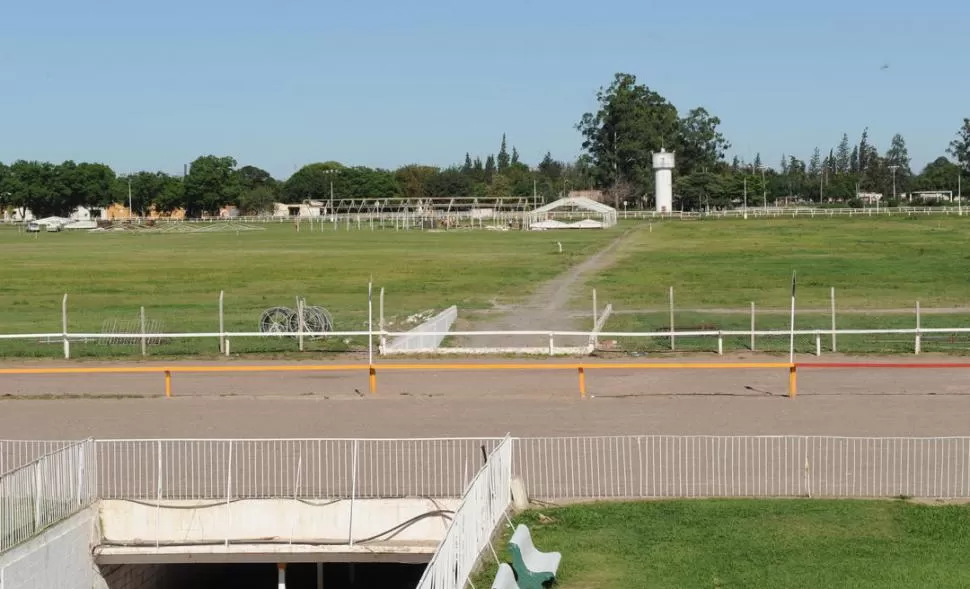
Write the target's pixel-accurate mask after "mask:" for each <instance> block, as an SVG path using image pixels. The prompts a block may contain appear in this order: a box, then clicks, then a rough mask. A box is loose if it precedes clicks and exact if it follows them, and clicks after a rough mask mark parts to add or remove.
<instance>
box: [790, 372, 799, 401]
mask: <svg viewBox="0 0 970 589" xmlns="http://www.w3.org/2000/svg"><path fill="white" fill-rule="evenodd" d="M797 394H798V371H797V367H796V366H795V365H794V364H792V365H791V366H789V367H788V397H789V398H794V397H795V396H796V395H797Z"/></svg>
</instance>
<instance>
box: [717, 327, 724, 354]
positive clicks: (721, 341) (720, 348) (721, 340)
mask: <svg viewBox="0 0 970 589" xmlns="http://www.w3.org/2000/svg"><path fill="white" fill-rule="evenodd" d="M717 355H718V356H723V355H724V336H723V335H721V332H720V331H718V332H717Z"/></svg>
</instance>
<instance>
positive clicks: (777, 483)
mask: <svg viewBox="0 0 970 589" xmlns="http://www.w3.org/2000/svg"><path fill="white" fill-rule="evenodd" d="M515 464H516V472H517V473H518V475H519V476H521V477H522V478H523V479H524V481H525V484H526V488H527V489H528V490H529V493H530V495H531V496H533V497H536V498H540V499H546V500H556V499H577V498H586V499H610V498H673V497H806V496H811V497H896V496H909V497H921V498H951V499H952V498H967V497H970V437H940V438H849V437H824V436H612V437H581V438H521V439H517V440H516V454H515Z"/></svg>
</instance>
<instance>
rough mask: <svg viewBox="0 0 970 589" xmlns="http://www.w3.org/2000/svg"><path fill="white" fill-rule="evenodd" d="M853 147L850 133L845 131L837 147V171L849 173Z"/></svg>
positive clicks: (837, 172)
mask: <svg viewBox="0 0 970 589" xmlns="http://www.w3.org/2000/svg"><path fill="white" fill-rule="evenodd" d="M851 149H852V147H851V146H850V145H849V134H848V133H843V134H842V140H841V141H839V146H838V147H837V148H836V149H835V173H836V174H848V173H849V172H850V171H851V167H852V152H851Z"/></svg>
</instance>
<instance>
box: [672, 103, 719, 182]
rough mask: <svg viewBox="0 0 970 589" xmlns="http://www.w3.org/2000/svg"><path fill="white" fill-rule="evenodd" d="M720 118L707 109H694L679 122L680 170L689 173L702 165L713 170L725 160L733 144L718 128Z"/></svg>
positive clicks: (678, 165) (701, 167)
mask: <svg viewBox="0 0 970 589" xmlns="http://www.w3.org/2000/svg"><path fill="white" fill-rule="evenodd" d="M720 124H721V119H719V118H718V117H715V116H712V115H711V114H710V113H708V112H707V110H706V109H704V108H695V109H692V110H691V111H690V112H688V113H687V116H686V117H684V118H683V119H682V120H681V121H680V138H679V141H678V143H679V149H680V154H679V156H678V163H677V167H678V171H679V172H680V173H683V174H690V173H692V172H694V171H695V170H700V169H703V168H707V169H714V167H715V166H716V165H717V164H718V163H720V162H723V161H724V153H725V152H726V151H727V150H728V149H731V144H730V143H729V142H728V140H727V139H725V138H724V135H723V134H722V133H721V132H720V131H718V127H719V126H720Z"/></svg>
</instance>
